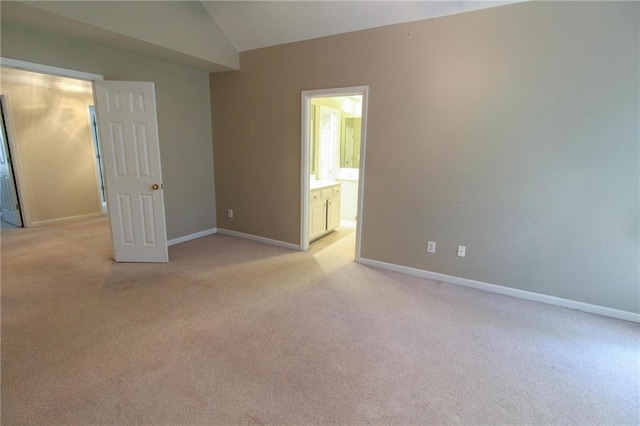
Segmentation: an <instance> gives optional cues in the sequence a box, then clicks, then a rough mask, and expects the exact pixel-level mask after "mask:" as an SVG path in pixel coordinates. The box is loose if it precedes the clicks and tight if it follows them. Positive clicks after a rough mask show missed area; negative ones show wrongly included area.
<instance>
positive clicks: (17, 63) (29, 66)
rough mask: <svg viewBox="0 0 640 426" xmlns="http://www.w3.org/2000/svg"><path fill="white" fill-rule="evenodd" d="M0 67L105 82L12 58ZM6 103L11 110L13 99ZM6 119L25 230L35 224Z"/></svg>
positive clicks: (3, 60) (10, 125)
mask: <svg viewBox="0 0 640 426" xmlns="http://www.w3.org/2000/svg"><path fill="white" fill-rule="evenodd" d="M0 66H3V67H6V68H15V69H20V70H25V71H32V72H39V73H42V74H51V75H57V76H61V77H69V78H75V79H77V80H86V81H94V80H103V77H102V75H100V74H92V73H88V72H84V71H76V70H71V69H67V68H59V67H52V66H49V65H43V64H37V63H35V62H27V61H21V60H19V59H11V58H5V57H0ZM5 101H6V104H7V105H6V106H7V107H8V108H7V109H11V98H10V97H9V96H6V97H5ZM5 118H6V120H7V123H5V124H6V126H7V133H10V134H9V142H8V143H9V144H11V145H10V149H11V152H13V153H14V156H13V158H12V159H13V168H14V173H15V176H16V189H17V191H18V199H20V200H22V202H21V205H20V208H21V209H22V210H21V212H22V226H23V227H25V228H28V227H30V226H32V225H33V222H32V220H31V214H30V211H29V206H28V203H27V202H26V201H25V200H28V198H27V193H28V190H27V188H26V186H25V185H24V182H25V180H24V176H23V171H22V163H21V162H20V156H19V155H18V151H17V149H16V145H17V135H16V134H15V132H13V128H14V126H13V119H12V117H11V114H7V115H6V116H5Z"/></svg>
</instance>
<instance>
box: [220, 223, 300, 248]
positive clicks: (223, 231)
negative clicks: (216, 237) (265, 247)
mask: <svg viewBox="0 0 640 426" xmlns="http://www.w3.org/2000/svg"><path fill="white" fill-rule="evenodd" d="M218 234H223V235H229V236H231V237H238V238H244V239H246V240H251V241H257V242H259V243H263V244H269V245H272V246H278V247H284V248H286V249H290V250H300V246H299V245H298V244H291V243H286V242H284V241H279V240H272V239H271V238H265V237H259V236H257V235H252V234H245V233H244V232H238V231H231V230H229V229H224V228H218Z"/></svg>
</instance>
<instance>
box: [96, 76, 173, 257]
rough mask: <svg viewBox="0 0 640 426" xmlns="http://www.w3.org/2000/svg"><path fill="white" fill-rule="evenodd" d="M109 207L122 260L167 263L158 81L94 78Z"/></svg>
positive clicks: (116, 248)
mask: <svg viewBox="0 0 640 426" xmlns="http://www.w3.org/2000/svg"><path fill="white" fill-rule="evenodd" d="M94 87H95V90H94V94H95V95H94V96H95V105H96V113H97V117H98V129H99V132H100V145H101V147H102V155H103V157H102V158H103V161H104V162H103V166H104V174H105V183H106V186H107V188H106V189H107V207H108V211H109V216H110V221H111V236H112V239H113V250H114V258H115V260H116V261H118V262H167V261H168V260H169V254H168V250H167V231H166V224H165V217H164V197H163V192H162V171H161V169H160V147H159V144H158V123H157V117H156V100H155V90H154V85H153V83H146V82H125V81H104V80H97V81H95V82H94Z"/></svg>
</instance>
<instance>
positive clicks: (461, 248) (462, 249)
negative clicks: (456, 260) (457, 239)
mask: <svg viewBox="0 0 640 426" xmlns="http://www.w3.org/2000/svg"><path fill="white" fill-rule="evenodd" d="M466 255H467V247H466V246H458V256H459V257H465V256H466Z"/></svg>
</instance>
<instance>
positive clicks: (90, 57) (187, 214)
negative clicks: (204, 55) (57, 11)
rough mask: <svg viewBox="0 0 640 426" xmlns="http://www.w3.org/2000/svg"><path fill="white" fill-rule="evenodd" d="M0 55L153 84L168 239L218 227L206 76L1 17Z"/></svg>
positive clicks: (116, 78)
mask: <svg viewBox="0 0 640 426" xmlns="http://www.w3.org/2000/svg"><path fill="white" fill-rule="evenodd" d="M1 49H2V56H4V57H8V58H13V59H20V60H24V61H30V62H36V63H40V64H45V65H51V66H57V67H62V68H69V69H74V70H79V71H85V72H90V73H95V74H102V75H103V76H104V78H105V80H125V81H127V80H129V81H150V82H154V83H155V88H156V103H157V111H158V131H159V137H160V155H161V157H162V173H163V181H164V196H165V210H166V221H167V234H168V238H176V237H180V236H184V235H188V234H191V233H195V232H199V231H203V230H206V229H210V228H214V227H215V226H216V213H215V190H214V187H215V185H214V174H213V152H212V144H211V110H210V105H211V104H210V99H209V76H208V74H207V73H205V72H201V71H196V70H193V69H188V68H184V67H180V66H177V65H173V64H170V63H167V62H162V61H158V60H155V59H152V58H149V57H146V56H141V55H137V54H132V53H128V52H125V51H122V50H117V49H113V48H109V47H105V46H101V45H98V44H95V43H89V42H85V41H82V40H79V39H73V38H69V37H63V36H58V35H54V34H50V33H44V32H40V31H37V30H35V29H32V28H28V27H24V26H22V25H18V24H15V23H12V22H7V21H2V45H1Z"/></svg>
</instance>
